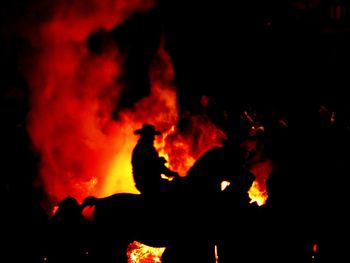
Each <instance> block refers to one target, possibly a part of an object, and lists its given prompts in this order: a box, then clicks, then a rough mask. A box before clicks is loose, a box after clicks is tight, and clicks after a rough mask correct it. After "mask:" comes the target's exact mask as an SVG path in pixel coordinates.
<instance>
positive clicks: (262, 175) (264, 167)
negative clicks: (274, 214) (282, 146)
mask: <svg viewBox="0 0 350 263" xmlns="http://www.w3.org/2000/svg"><path fill="white" fill-rule="evenodd" d="M272 169H273V165H272V161H271V160H270V159H265V160H262V161H259V162H257V163H255V164H253V165H252V167H251V168H250V172H251V173H252V174H253V175H254V176H255V180H254V182H253V184H252V186H251V187H250V189H249V191H248V194H249V197H250V199H251V203H254V202H256V203H257V205H259V206H261V205H263V204H265V203H266V200H267V198H268V193H267V191H266V180H267V179H268V177H269V175H270V174H271V172H272Z"/></svg>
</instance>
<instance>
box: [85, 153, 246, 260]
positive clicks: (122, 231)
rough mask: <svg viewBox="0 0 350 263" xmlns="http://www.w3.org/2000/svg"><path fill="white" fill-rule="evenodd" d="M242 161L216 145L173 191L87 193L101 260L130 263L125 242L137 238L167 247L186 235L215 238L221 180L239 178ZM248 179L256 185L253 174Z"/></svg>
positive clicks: (137, 239)
mask: <svg viewBox="0 0 350 263" xmlns="http://www.w3.org/2000/svg"><path fill="white" fill-rule="evenodd" d="M235 158H237V160H235ZM239 163H240V161H239V159H238V155H237V153H236V152H234V151H233V149H232V148H230V147H215V148H212V149H210V150H208V151H207V152H206V153H204V154H203V155H202V156H201V157H200V158H199V159H198V160H197V161H196V162H195V164H194V165H193V166H192V167H191V168H190V169H189V171H188V173H187V176H186V177H183V178H178V181H177V182H176V183H177V185H176V187H177V188H176V189H177V191H175V193H174V194H170V195H167V196H162V197H159V196H158V197H155V198H145V197H143V196H142V195H138V194H128V193H119V194H114V195H111V196H107V197H104V198H95V197H87V198H86V199H85V200H84V202H83V204H82V206H83V207H86V206H93V207H94V212H93V217H92V221H91V228H92V229H93V236H92V238H93V239H94V240H97V243H94V246H93V247H94V248H93V249H95V254H96V258H97V261H98V260H101V257H105V258H104V261H106V262H112V261H113V262H127V259H126V258H125V257H126V248H127V245H128V244H129V243H130V242H132V241H135V240H136V241H139V242H141V243H143V244H146V245H148V246H153V247H168V246H169V245H174V241H176V242H177V241H178V240H183V239H190V240H191V239H194V240H195V239H197V238H198V237H206V238H207V239H206V238H204V239H201V241H203V240H204V242H203V244H204V243H207V242H206V240H213V239H215V237H216V231H217V229H218V228H217V226H218V224H219V223H220V220H221V218H220V215H221V214H222V209H224V208H223V207H222V204H225V202H222V200H221V198H222V195H221V189H220V183H221V181H222V180H227V179H230V180H235V176H236V174H238V173H241V171H240V168H238V167H239ZM230 177H231V178H230ZM247 180H248V182H249V183H250V184H251V183H252V178H251V177H247ZM203 226H204V227H203ZM177 244H178V242H177ZM117 246H118V247H119V248H120V249H119V250H118V249H116V247H117ZM204 246H206V247H208V245H207V244H204ZM118 251H119V252H118ZM213 252H214V249H213ZM107 255H108V256H107ZM106 257H108V258H106ZM197 259H198V258H197ZM181 260H183V259H181ZM207 262H209V261H207Z"/></svg>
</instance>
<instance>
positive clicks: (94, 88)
mask: <svg viewBox="0 0 350 263" xmlns="http://www.w3.org/2000/svg"><path fill="white" fill-rule="evenodd" d="M108 3H110V5H109V6H107V5H106V4H104V3H101V2H100V1H97V0H96V1H93V0H90V1H88V3H87V4H86V6H85V5H84V6H80V5H78V4H72V5H68V6H56V9H55V11H54V12H53V13H54V15H53V16H52V18H51V20H48V21H47V22H45V23H44V24H43V25H41V26H40V27H38V29H37V30H38V32H37V34H36V36H35V37H33V38H32V44H33V46H34V47H36V48H37V50H39V51H40V52H39V53H38V54H37V57H36V59H35V62H36V63H35V67H33V68H32V70H31V72H29V73H30V74H29V83H30V86H31V91H32V94H31V112H30V116H29V123H28V130H29V133H30V135H31V139H32V142H33V145H34V146H35V148H36V149H37V151H38V152H39V153H40V156H41V167H40V181H41V183H42V184H43V186H44V188H45V190H46V193H47V194H48V198H49V199H50V200H49V201H50V202H51V203H52V204H53V205H57V204H58V203H59V202H60V200H62V199H63V198H64V197H66V196H68V195H69V196H73V197H75V198H76V199H77V200H78V202H81V201H82V200H83V199H84V198H85V197H86V196H88V195H94V196H97V197H103V196H107V195H111V194H114V193H121V192H128V193H138V191H137V190H136V188H135V186H134V182H133V178H132V173H131V163H130V160H131V152H132V148H133V147H134V145H135V144H136V140H137V138H136V136H134V134H133V131H134V130H135V129H137V128H139V127H140V126H141V125H142V123H152V124H154V125H155V126H156V127H157V129H159V130H161V131H162V132H163V134H164V136H163V138H160V141H159V142H157V147H158V149H159V150H160V152H161V153H163V155H165V156H166V157H167V158H168V164H169V166H170V167H171V168H173V169H174V170H177V171H178V172H179V173H180V174H182V175H184V174H185V173H186V171H187V170H188V168H189V167H190V166H191V165H192V164H193V163H194V161H195V159H196V158H197V157H198V156H200V155H201V154H202V153H203V152H204V151H206V150H207V149H209V148H211V147H213V146H217V145H220V144H221V140H222V138H224V134H223V132H222V131H220V129H218V128H216V127H215V125H214V124H212V123H211V122H210V121H209V120H208V119H207V118H205V117H201V116H190V117H189V119H190V121H191V122H192V124H191V125H192V127H190V128H189V129H188V131H186V132H180V131H179V130H177V128H176V124H177V122H178V106H177V96H176V89H175V86H174V84H173V79H174V71H173V67H172V63H171V59H170V56H169V55H168V54H167V53H166V51H165V50H164V49H163V48H162V47H161V48H160V49H159V51H158V53H157V54H156V56H155V58H154V61H153V63H152V65H151V67H150V80H151V92H150V95H149V96H147V97H144V98H143V99H141V100H139V101H138V102H137V103H136V104H135V105H134V107H133V108H131V109H127V110H123V111H120V112H118V120H114V119H112V117H111V116H112V112H113V110H114V109H115V108H116V106H117V105H116V103H117V102H118V98H119V96H120V93H121V91H122V90H123V88H124V86H123V85H122V82H121V81H120V79H121V76H122V74H123V68H124V67H123V63H124V61H123V55H122V54H120V52H119V50H118V47H117V46H116V45H114V46H112V47H110V48H109V49H108V50H107V51H105V52H104V53H102V54H93V53H91V52H89V50H88V49H87V46H86V41H87V38H88V37H89V35H90V34H91V33H93V32H95V31H96V30H97V29H100V28H104V29H106V30H110V29H111V28H113V27H114V26H117V25H119V24H121V23H122V22H123V21H124V20H125V19H126V18H127V17H128V16H130V15H131V14H132V13H133V12H139V11H146V10H149V9H150V8H151V7H152V4H153V1H147V0H133V1H121V0H119V1H118V0H114V1H109V2H108ZM90 11H91V12H90ZM52 204H51V205H50V206H52Z"/></svg>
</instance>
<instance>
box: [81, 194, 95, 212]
mask: <svg viewBox="0 0 350 263" xmlns="http://www.w3.org/2000/svg"><path fill="white" fill-rule="evenodd" d="M96 201H97V198H96V197H94V196H88V197H86V198H85V199H84V200H83V203H82V204H81V206H82V209H84V208H85V207H87V206H94V205H95V204H96Z"/></svg>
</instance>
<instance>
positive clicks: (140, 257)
mask: <svg viewBox="0 0 350 263" xmlns="http://www.w3.org/2000/svg"><path fill="white" fill-rule="evenodd" d="M164 250H165V248H163V247H160V248H158V247H149V246H146V245H144V244H142V243H140V242H137V241H134V242H132V243H130V244H129V246H128V250H127V256H128V263H157V262H162V261H161V256H162V254H163V252H164Z"/></svg>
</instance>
